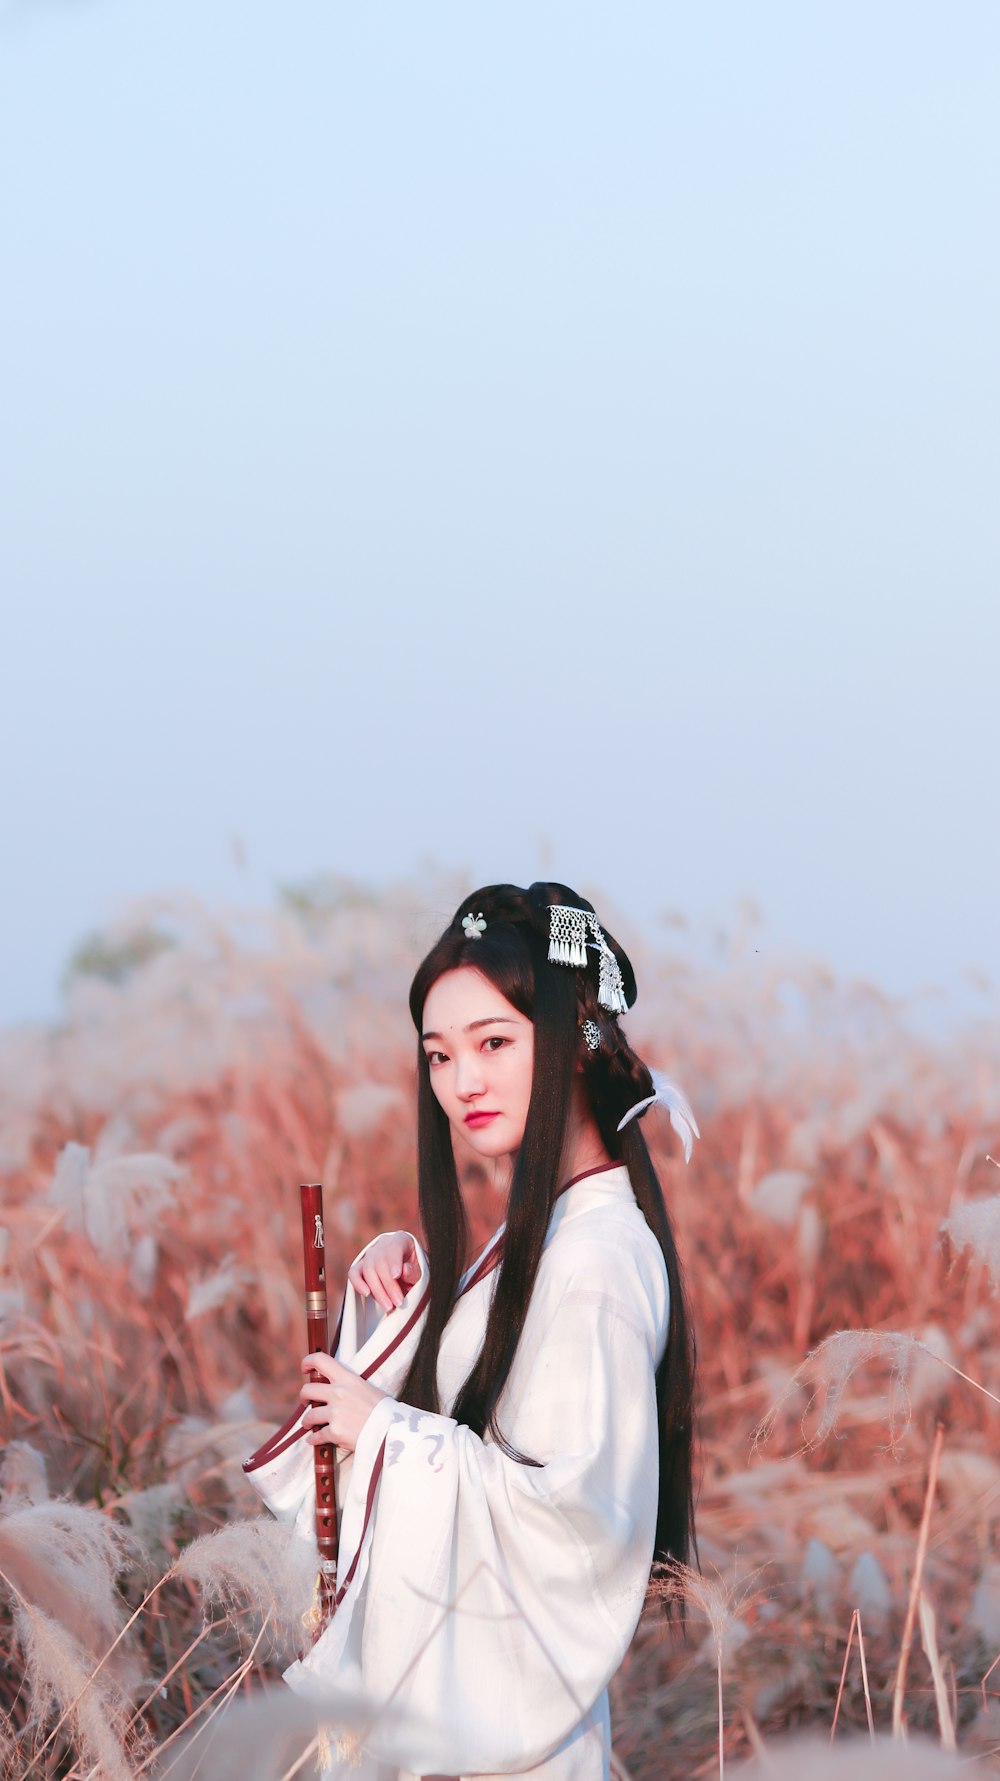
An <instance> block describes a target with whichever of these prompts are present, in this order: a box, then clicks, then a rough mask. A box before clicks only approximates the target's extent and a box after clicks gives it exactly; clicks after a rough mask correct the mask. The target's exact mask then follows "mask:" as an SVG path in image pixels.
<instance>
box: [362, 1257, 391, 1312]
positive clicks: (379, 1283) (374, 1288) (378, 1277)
mask: <svg viewBox="0 0 1000 1781" xmlns="http://www.w3.org/2000/svg"><path fill="white" fill-rule="evenodd" d="M365 1279H366V1280H367V1282H368V1285H369V1286H370V1287H371V1292H372V1298H373V1299H374V1300H375V1302H376V1304H378V1305H381V1307H382V1309H383V1311H391V1310H392V1296H391V1294H390V1292H389V1289H388V1287H387V1286H386V1284H385V1281H384V1280H383V1278H382V1270H381V1268H380V1266H379V1264H378V1263H377V1262H369V1263H368V1267H367V1269H366V1272H365Z"/></svg>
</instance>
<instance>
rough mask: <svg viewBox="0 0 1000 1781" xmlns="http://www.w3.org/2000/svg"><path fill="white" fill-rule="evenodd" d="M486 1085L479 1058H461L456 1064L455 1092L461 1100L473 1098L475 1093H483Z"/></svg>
mask: <svg viewBox="0 0 1000 1781" xmlns="http://www.w3.org/2000/svg"><path fill="white" fill-rule="evenodd" d="M485 1087H486V1084H485V1083H484V1081H483V1073H482V1070H481V1069H480V1067H479V1060H478V1058H466V1059H463V1058H459V1059H458V1060H457V1061H456V1064H455V1093H456V1094H457V1096H458V1098H459V1100H460V1101H468V1100H471V1099H472V1097H473V1096H474V1095H481V1094H482V1092H483V1090H484V1088H485Z"/></svg>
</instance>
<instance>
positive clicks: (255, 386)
mask: <svg viewBox="0 0 1000 1781" xmlns="http://www.w3.org/2000/svg"><path fill="white" fill-rule="evenodd" d="M998 52H1000V11H998V9H997V7H996V6H995V4H994V3H993V0H989V4H986V3H982V4H975V3H970V4H963V5H961V6H958V7H943V6H941V5H939V4H934V5H928V4H914V3H913V0H906V3H905V4H903V3H894V4H883V5H875V6H872V5H871V4H870V0H866V3H865V4H863V5H862V4H846V5H840V6H838V7H836V8H823V9H820V8H816V7H803V6H802V5H800V4H791V3H789V4H780V5H778V4H774V5H769V4H761V5H755V6H753V7H748V6H746V5H743V4H732V5H720V6H684V7H681V6H677V5H669V4H665V3H664V0H642V3H638V0H636V3H631V4H630V3H629V0H624V3H622V0H616V3H615V4H614V5H610V4H605V5H604V6H595V5H592V4H584V3H582V0H573V3H572V4H568V3H563V0H559V3H549V0H531V3H530V4H524V3H521V0H505V4H504V5H503V6H492V7H491V6H487V5H474V6H473V5H470V4H468V0H465V3H464V4H462V5H458V4H424V5H420V6H416V5H413V4H412V0H407V3H406V4H401V3H395V4H393V3H387V0H383V3H382V4H379V5H363V4H360V3H356V4H354V5H353V6H349V5H347V4H344V3H343V0H322V3H318V0H297V3H296V4H295V5H293V6H288V5H280V6H279V5H277V4H275V5H264V4H262V3H260V0H242V3H241V4H239V5H236V4H232V3H231V0H212V4H211V5H208V6H206V5H204V4H203V3H199V4H198V5H195V4H192V3H191V0H80V3H79V4H67V3H54V0H15V3H13V4H12V3H11V0H6V3H4V0H0V157H2V160H0V165H2V179H0V255H2V277H0V318H2V328H0V355H2V386H0V394H2V401H0V489H2V491H3V494H2V500H3V520H2V526H0V584H2V590H3V595H2V597H3V602H4V617H3V648H2V660H0V744H2V755H0V775H2V778H0V796H2V837H3V844H4V855H5V862H4V869H3V897H4V911H3V919H2V922H0V949H2V950H0V1019H2V1020H16V1019H21V1018H26V1017H31V1016H38V1015H50V1014H52V1013H54V1012H55V1011H56V1010H57V1008H58V998H57V992H56V982H57V978H58V973H59V970H60V968H61V966H62V964H63V962H64V960H65V958H66V956H67V954H68V953H69V952H70V950H71V949H72V947H73V945H74V943H75V941H76V940H77V939H78V938H79V937H80V935H81V934H82V933H83V932H84V931H86V930H87V929H89V928H91V927H93V926H95V925H97V924H99V923H100V921H101V920H102V919H103V918H105V917H106V916H107V915H108V914H109V913H111V912H112V911H113V909H114V908H115V907H116V906H117V905H118V904H119V903H120V901H121V900H122V899H124V898H125V897H127V896H129V895H131V894H133V893H142V892H146V891H159V890H165V889H169V888H170V887H171V886H174V885H178V886H180V885H183V886H189V887H193V888H194V889H196V890H200V891H201V892H203V893H204V894H205V895H206V896H208V897H209V898H213V899H214V898H216V897H221V896H236V897H239V898H241V899H247V900H250V899H255V898H259V899H263V900H265V901H266V900H268V899H269V898H270V896H271V887H272V886H273V884H274V882H275V880H278V879H288V878H295V877H298V876H302V875H305V874H307V873H311V872H314V871H320V870H324V869H328V870H331V871H336V872H349V873H354V874H356V875H358V876H360V877H362V878H364V879H368V880H371V881H374V882H376V883H378V882H382V881H384V880H387V879H389V878H391V877H393V876H395V875H400V874H411V873H413V872H414V871H415V870H419V868H420V864H421V862H422V861H426V860H434V861H437V862H439V863H440V864H441V865H444V866H446V867H455V868H460V869H467V870H468V873H469V878H470V887H471V885H473V884H476V883H480V882H482V881H484V880H486V879H490V878H496V877H503V878H514V879H518V880H521V881H525V880H527V879H529V878H531V877H532V876H535V875H537V874H538V872H539V870H540V869H541V868H542V867H543V866H544V868H545V869H546V870H551V871H552V872H553V873H554V874H555V875H556V876H558V877H560V878H563V879H566V880H568V881H570V882H576V883H579V884H581V885H586V886H589V887H591V888H593V887H595V886H596V887H598V888H600V887H605V888H606V890H607V893H608V894H609V896H611V897H613V898H614V900H615V903H616V904H617V905H618V906H619V907H620V908H622V909H624V910H626V911H628V912H629V913H630V914H632V915H633V916H634V917H635V918H637V919H639V920H642V921H648V920H651V919H652V917H653V916H654V914H655V912H656V911H658V910H662V909H677V910H680V911H682V912H684V913H685V914H686V915H687V916H688V917H689V918H690V919H691V920H692V921H693V922H695V923H696V924H697V923H700V922H703V921H705V920H706V919H712V920H714V919H716V918H718V919H720V920H722V921H724V922H725V921H727V920H729V919H730V918H731V917H732V915H733V912H734V911H735V910H736V908H737V905H738V903H739V900H740V899H741V898H742V897H745V896H749V897H752V898H754V899H755V900H756V901H757V902H758V903H759V904H760V906H761V909H762V911H763V915H764V918H765V928H764V938H763V940H762V944H763V945H764V946H765V947H774V948H779V949H781V950H782V951H785V950H788V949H790V948H791V949H798V950H807V951H810V952H813V953H819V954H821V955H823V956H825V957H826V958H828V959H829V960H830V962H831V963H832V964H833V965H834V966H835V967H836V968H837V969H838V970H842V971H844V972H849V973H863V974H867V975H869V976H872V977H874V978H875V979H876V980H878V981H880V982H882V983H883V984H885V985H886V987H888V988H890V989H894V990H915V989H917V988H919V986H921V985H923V984H926V983H932V982H938V983H942V984H952V983H957V982H959V981H960V980H961V977H962V973H963V972H965V971H966V970H967V969H968V968H970V967H980V968H982V969H984V970H985V971H987V972H989V973H992V974H993V976H994V977H995V978H996V979H998V980H1000V936H998V926H997V919H996V911H997V905H998V888H1000V824H998V821H997V812H996V803H997V800H996V795H995V790H994V781H995V776H996V774H995V764H994V763H995V756H996V741H995V737H996V734H997V729H998V701H1000V601H998V575H997V570H998V561H1000V543H998V519H997V486H998V472H1000V452H998V442H1000V350H998V330H997V322H996V318H997V315H998V314H1000V246H998V231H997V216H998V214H1000V204H998V198H1000V191H998V187H1000V108H998V106H997V103H996V95H997V90H998V75H1000V53H998ZM234 836H237V837H239V838H240V840H241V842H242V844H243V846H244V848H245V850H246V856H247V860H248V865H247V867H246V868H243V869H241V868H239V867H238V866H237V865H236V864H235V862H234V857H233V845H232V838H233V837H234Z"/></svg>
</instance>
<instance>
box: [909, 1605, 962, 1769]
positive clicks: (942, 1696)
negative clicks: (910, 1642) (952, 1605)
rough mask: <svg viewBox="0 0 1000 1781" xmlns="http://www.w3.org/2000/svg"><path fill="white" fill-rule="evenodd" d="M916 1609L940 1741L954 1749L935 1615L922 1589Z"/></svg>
mask: <svg viewBox="0 0 1000 1781" xmlns="http://www.w3.org/2000/svg"><path fill="white" fill-rule="evenodd" d="M918 1609H919V1614H920V1640H921V1643H922V1645H923V1648H924V1654H925V1656H926V1658H927V1662H928V1663H929V1664H930V1667H931V1676H932V1677H933V1679H934V1699H935V1702H936V1704H937V1712H938V1722H939V1724H940V1726H941V1743H942V1744H943V1746H944V1748H945V1749H946V1750H955V1749H957V1747H958V1746H957V1744H956V1742H955V1720H954V1716H953V1714H952V1711H951V1701H950V1699H949V1698H948V1686H947V1683H946V1682H945V1679H944V1670H943V1668H942V1666H941V1654H940V1652H939V1651H938V1642H937V1617H936V1615H935V1613H934V1609H933V1608H932V1607H931V1604H930V1602H929V1601H928V1600H927V1597H926V1596H925V1594H924V1592H923V1590H921V1591H920V1595H919V1597H918Z"/></svg>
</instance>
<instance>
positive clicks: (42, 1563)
mask: <svg viewBox="0 0 1000 1781" xmlns="http://www.w3.org/2000/svg"><path fill="white" fill-rule="evenodd" d="M15 1503H16V1506H15V1507H13V1508H10V1509H8V1508H6V1506H5V1505H0V1572H2V1573H3V1575H4V1577H5V1578H6V1579H7V1580H8V1583H9V1585H10V1586H11V1592H12V1594H13V1595H14V1597H15V1600H16V1601H19V1604H20V1605H21V1606H23V1605H24V1604H28V1605H29V1606H30V1607H31V1608H32V1609H37V1610H38V1611H39V1612H40V1613H41V1614H42V1615H43V1616H45V1617H51V1618H52V1620H53V1621H57V1622H58V1623H59V1625H60V1628H61V1629H62V1631H64V1632H65V1633H66V1635H67V1636H68V1637H69V1638H70V1639H72V1641H73V1642H74V1644H75V1645H76V1646H77V1647H78V1648H79V1650H80V1652H81V1653H82V1654H83V1655H84V1656H89V1657H92V1658H93V1659H94V1661H96V1660H97V1658H98V1657H100V1656H102V1655H103V1654H104V1652H105V1651H106V1650H107V1649H108V1647H109V1645H111V1644H112V1642H113V1641H114V1639H115V1638H116V1637H117V1635H118V1633H119V1632H120V1631H121V1628H122V1626H123V1625H124V1623H125V1606H124V1603H123V1601H122V1598H121V1596H120V1595H119V1593H118V1589H117V1587H116V1583H117V1579H118V1577H119V1576H120V1575H121V1573H122V1572H123V1571H124V1570H125V1568H126V1567H127V1566H128V1565H129V1564H130V1563H131V1562H132V1561H133V1559H134V1556H135V1547H134V1542H133V1541H132V1540H130V1538H129V1536H128V1534H127V1533H126V1532H125V1530H124V1529H123V1528H121V1527H119V1526H118V1525H117V1523H115V1522H113V1521H111V1520H109V1518H108V1516H106V1515H102V1514H101V1512H100V1510H99V1509H87V1508H84V1507H83V1506H82V1505H81V1504H79V1503H67V1502H59V1501H55V1502H45V1503H28V1504H22V1503H19V1502H17V1501H16V1499H15ZM107 1669H108V1674H109V1676H112V1677H114V1678H116V1679H117V1680H118V1681H119V1682H121V1683H124V1682H126V1681H128V1680H130V1677H131V1660H130V1659H129V1658H128V1656H127V1654H126V1653H125V1651H124V1648H123V1647H119V1649H118V1651H117V1652H115V1654H114V1656H113V1658H112V1659H111V1660H110V1663H109V1665H108V1666H107Z"/></svg>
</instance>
